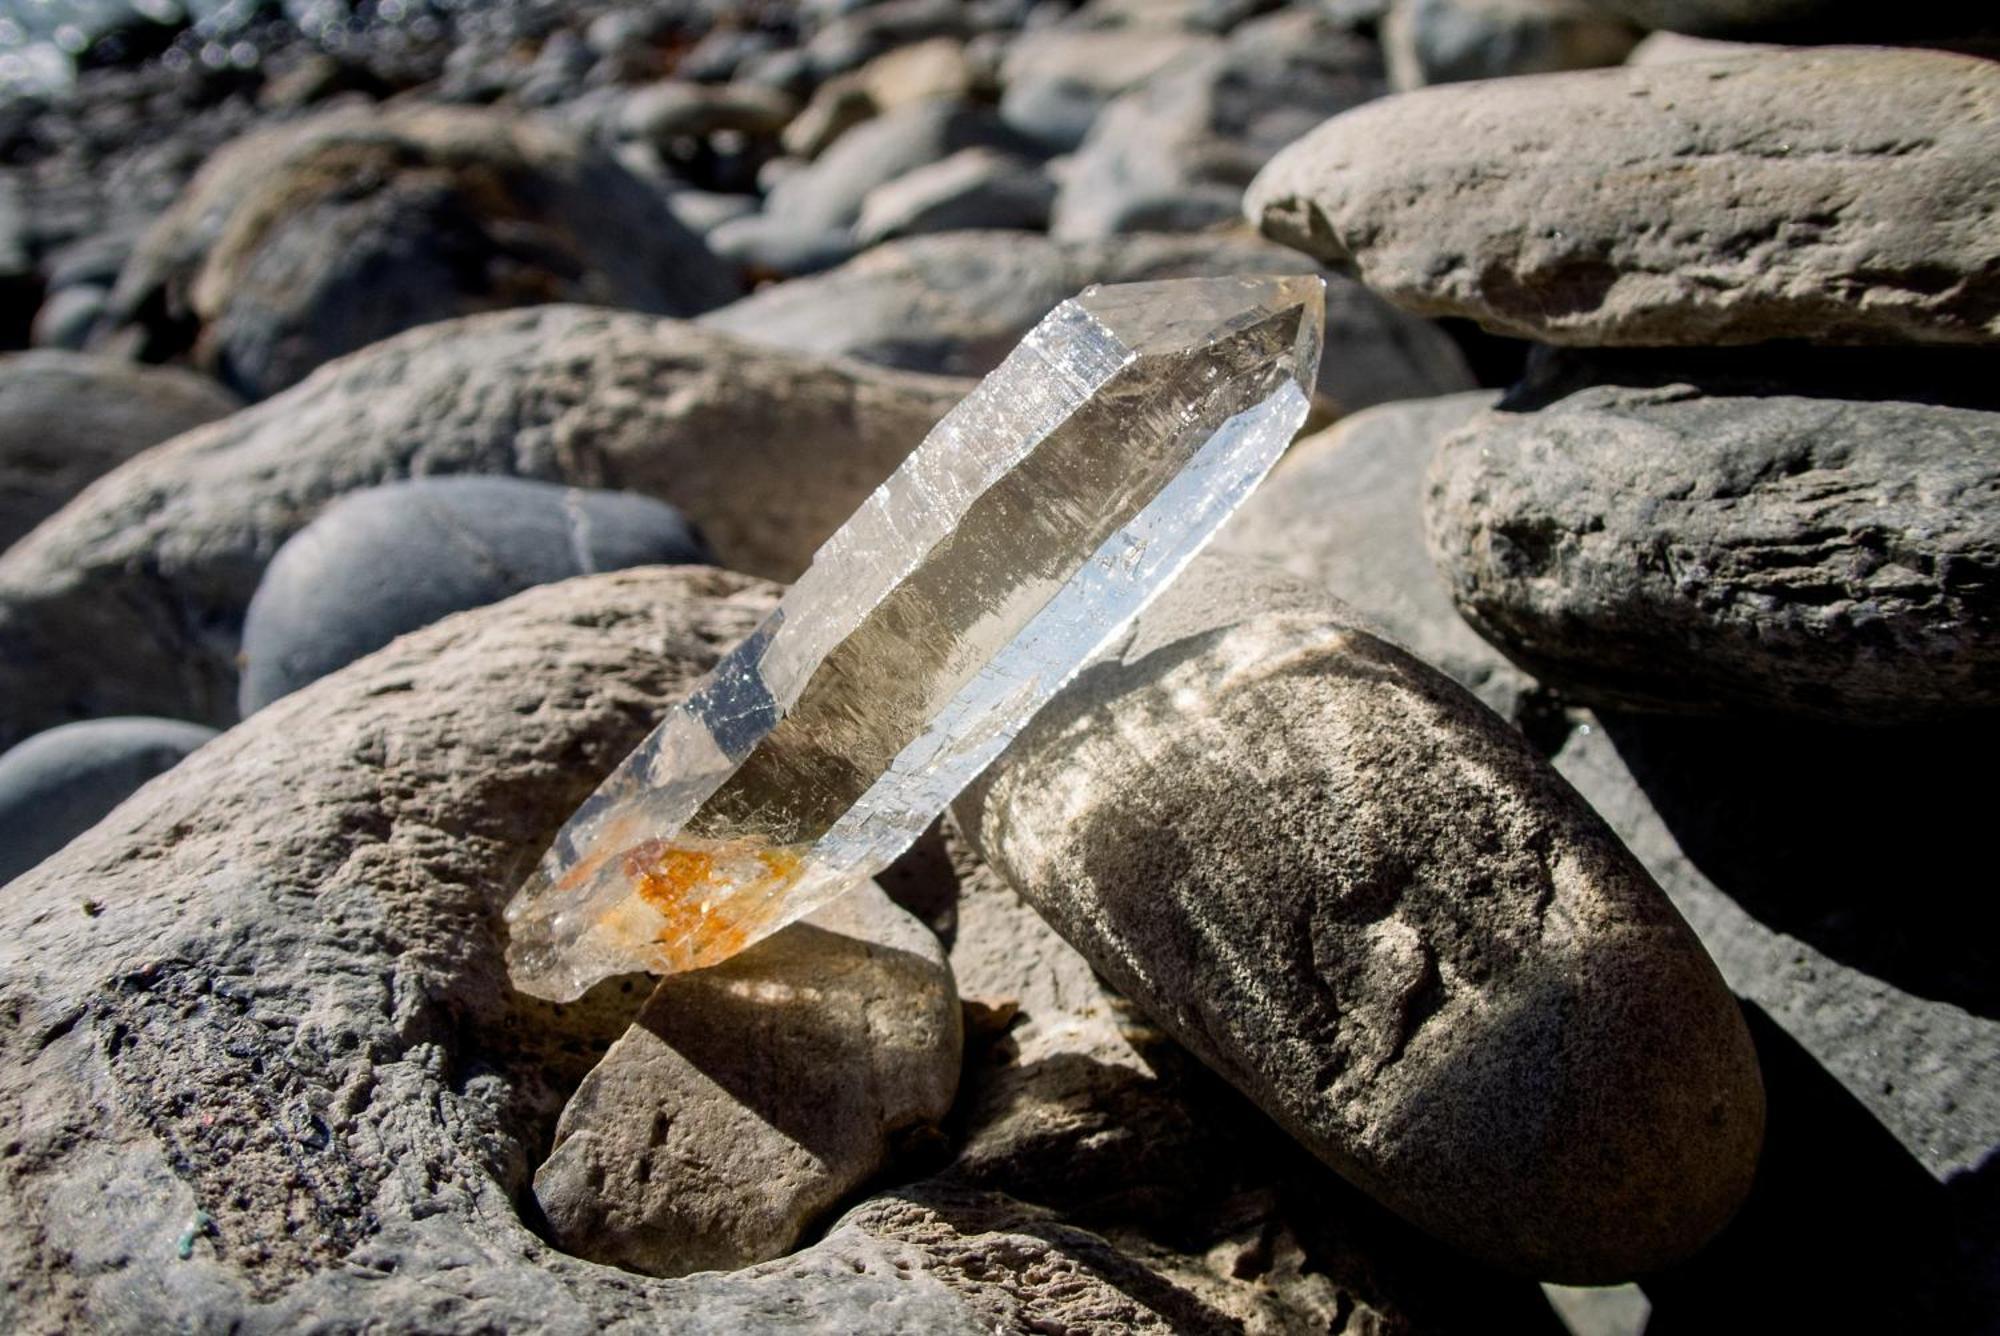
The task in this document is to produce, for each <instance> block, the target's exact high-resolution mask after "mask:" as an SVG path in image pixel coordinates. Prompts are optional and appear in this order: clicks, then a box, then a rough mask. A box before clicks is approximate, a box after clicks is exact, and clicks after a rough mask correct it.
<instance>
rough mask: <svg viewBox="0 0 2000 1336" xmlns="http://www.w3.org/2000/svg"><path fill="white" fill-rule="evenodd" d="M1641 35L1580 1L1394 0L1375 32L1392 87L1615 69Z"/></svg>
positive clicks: (1400, 87)
mask: <svg viewBox="0 0 2000 1336" xmlns="http://www.w3.org/2000/svg"><path fill="white" fill-rule="evenodd" d="M1640 36H1641V30H1640V29H1639V28H1637V27H1634V26H1633V25H1632V24H1629V23H1624V22H1621V21H1619V20H1617V19H1611V18H1605V17H1604V16H1603V15H1601V14H1596V13H1593V12H1591V10H1590V9H1589V8H1588V7H1587V5H1586V4H1584V3H1583V2H1582V0H1397V2H1396V4H1394V5H1393V6H1391V8H1390V10H1389V17H1388V21H1387V22H1386V23H1385V24H1384V25H1383V29H1382V45H1383V48H1384V49H1385V50H1386V51H1387V53H1388V57H1389V77H1390V80H1391V82H1393V83H1394V84H1395V86H1396V87H1397V88H1398V89H1410V88H1421V87H1423V86H1425V85H1426V84H1441V83H1462V82H1464V81H1466V80H1469V79H1501V78H1509V77H1512V76H1516V75H1522V74H1552V73H1554V72H1556V71H1558V70H1587V69H1595V68H1597V67H1598V66H1602V65H1616V64H1618V63H1619V62H1620V61H1622V60H1624V59H1625V57H1626V56H1627V55H1629V54H1630V53H1631V50H1632V48H1633V47H1634V46H1636V45H1637V44H1638V41H1639V38H1640Z"/></svg>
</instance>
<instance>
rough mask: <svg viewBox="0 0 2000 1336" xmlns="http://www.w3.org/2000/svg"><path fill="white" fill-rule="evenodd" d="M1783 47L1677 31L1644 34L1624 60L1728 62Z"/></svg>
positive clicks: (1638, 62)
mask: <svg viewBox="0 0 2000 1336" xmlns="http://www.w3.org/2000/svg"><path fill="white" fill-rule="evenodd" d="M1782 50H1784V48H1783V47H1780V46H1769V45H1763V44H1760V43H1757V42H1729V41H1724V40H1722V39H1720V38H1715V37H1688V36H1685V35H1683V34H1681V33H1677V32H1655V33H1648V34H1646V37H1645V40H1643V41H1641V42H1640V43H1639V44H1638V45H1637V46H1635V47H1633V48H1632V52H1631V54H1630V55H1628V56H1626V57H1625V63H1626V64H1627V65H1680V64H1685V63H1686V62H1688V61H1691V60H1730V59H1735V58H1739V57H1743V56H1762V55H1769V54H1771V53H1772V52H1775V51H1782Z"/></svg>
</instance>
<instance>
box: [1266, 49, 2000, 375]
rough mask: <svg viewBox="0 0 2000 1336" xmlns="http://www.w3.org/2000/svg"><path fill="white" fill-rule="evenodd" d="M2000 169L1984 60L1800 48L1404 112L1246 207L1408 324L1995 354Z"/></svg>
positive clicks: (1323, 152)
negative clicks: (1400, 310)
mask: <svg viewBox="0 0 2000 1336" xmlns="http://www.w3.org/2000/svg"><path fill="white" fill-rule="evenodd" d="M1996 152H2000V66H1996V65H1995V64H1993V63H1992V62H1990V61H1984V60H1978V59H1974V58H1971V57H1966V56H1958V55H1951V54H1948V53H1944V52H1937V51H1916V50H1876V49H1863V48H1853V49H1831V50H1824V51H1793V52H1785V53H1782V54H1772V55H1757V56H1752V57H1747V58H1739V59H1732V60H1728V61H1721V62H1688V63H1682V64H1668V65H1661V66H1651V67H1626V68H1622V69H1617V70H1604V71H1587V72H1582V73H1573V74H1560V75H1546V76H1539V77H1534V78H1526V79H1518V80H1511V81H1509V82H1507V83H1504V84H1498V85H1491V86H1480V87H1474V88H1435V89H1425V90H1423V91H1421V92H1418V93H1412V94H1405V95H1402V96H1400V97H1398V98H1396V99H1393V100H1391V101H1386V102H1383V103H1381V104H1379V105H1376V106H1371V107H1364V108H1361V109H1359V110H1357V111H1354V112H1351V113H1349V114H1347V115H1344V116H1340V117H1337V118H1335V119H1334V120H1332V121H1330V122H1328V123H1327V124H1326V125H1324V126H1322V127H1320V128H1319V129H1318V130H1316V131H1314V132H1313V133H1312V134H1311V135H1308V136H1307V137H1306V138H1304V139H1302V140H1300V141H1299V142H1298V143H1296V144H1294V145H1292V146H1291V147H1290V148H1288V149H1287V150H1285V152H1284V153H1282V154H1281V155H1279V156H1278V157H1277V158H1275V159H1273V160H1272V162H1271V164H1270V166H1269V167H1267V168H1266V169H1265V170H1264V171H1263V172H1261V173H1259V175H1258V177H1257V180H1256V182H1255V183H1254V185H1253V186H1252V188H1251V190H1250V192H1249V195H1248V197H1247V198H1246V200H1245V209H1246V211H1247V213H1248V214H1249V216H1250V218H1251V219H1252V220H1253V221H1255V222H1257V223H1258V225H1259V226H1260V227H1261V228H1262V229H1263V231H1264V232H1265V233H1266V235H1269V236H1271V237H1274V238H1276V239H1277V240H1280V241H1283V242H1285V243H1286V244H1288V245H1293V246H1297V247H1298V248H1299V249H1301V250H1304V251H1305V252H1307V253H1308V254H1310V255H1313V256H1316V257H1318V258H1320V259H1323V260H1326V261H1328V262H1330V263H1334V264H1337V265H1342V266H1348V267H1351V268H1352V269H1354V270H1355V271H1356V272H1358V273H1359V274H1360V276H1361V278H1362V279H1363V280H1364V281H1365V282H1366V283H1368V285H1369V286H1370V287H1372V288H1375V289H1376V290H1377V291H1379V292H1381V293H1382V294H1383V295H1385V296H1387V297H1388V298H1389V299H1390V300H1391V301H1394V302H1396V303H1397V304H1399V305H1402V306H1405V307H1407V308H1409V309H1411V310H1414V311H1418V312H1421V313H1424V314H1427V315H1460V316H1468V317H1471V318H1472V319H1475V320H1478V321H1479V322H1480V323H1482V324H1483V325H1485V326H1487V327H1488V328H1490V329H1494V330H1497V331H1500V332H1503V333H1509V334H1517V335H1522V336H1525V337H1528V338H1535V339H1541V340H1544V341H1547V342H1551V343H1562V344H1581V345H1644V344H1676V345H1702V344H1714V343H1751V342H1756V341H1759V340H1765V339H1787V338H1789V339H1809V340H1813V341H1816V342H1825V343H1880V342H1904V341H1913V342H1923V343H1989V342H1992V341H1994V340H1995V339H1996V338H2000V231H1996V230H1995V229H1994V228H1993V226H1992V225H1991V222H1992V215H1993V211H1994V209H1995V208H1996V207H2000V185H1996V182H1995V178H1994V175H1993V171H1992V162H1993V159H1994V157H1995V154H1996ZM1496 162H1504V163H1506V164H1507V165H1508V166H1507V170H1506V171H1504V172H1496V171H1494V170H1493V169H1492V165H1493V164H1494V163H1496ZM1918 200H1920V201H1922V207H1921V208H1913V207H1912V201H1918ZM1634 219H1638V220H1640V222H1639V224H1638V225H1635V224H1634V222H1633V220H1634Z"/></svg>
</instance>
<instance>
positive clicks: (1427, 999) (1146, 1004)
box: [955, 559, 1763, 1282]
mask: <svg viewBox="0 0 2000 1336" xmlns="http://www.w3.org/2000/svg"><path fill="white" fill-rule="evenodd" d="M1274 757H1276V758H1282V764H1277V763H1274V762H1273V760H1272V758H1274ZM1058 775H1059V776H1061V782H1060V783H1055V782H1052V778H1051V777H1052V776H1058ZM955 811H956V813H957V815H958V817H959V819H960V820H961V822H963V823H964V824H965V826H966V828H967V831H968V833H969V834H970V835H971V836H972V838H973V839H974V841H975V842H976V844H977V845H978V847H979V849H980V851H981V853H982V854H983V855H984V856H986V857H987V858H988V859H990V860H992V861H993V863H994V865H995V866H996V867H997V868H998V869H999V870H1000V871H1001V872H1002V873H1003V874H1004V875H1005V876H1006V877H1007V878H1008V880H1009V881H1010V882H1011V883H1012V884H1013V885H1014V886H1015V887H1017V888H1018V889H1019V890H1020V891H1021V892H1022V894H1023V895H1024V896H1025V897H1026V898H1027V899H1028V900H1029V901H1030V902H1031V903H1033V904H1034V905H1035V907H1036V908H1037V909H1038V910H1040V911H1041V912H1042V913H1043V914H1044V915H1046V916H1048V917H1049V919H1050V921H1051V922H1052V923H1054V924H1055V926H1056V927H1057V928H1058V930H1060V931H1061V932H1063V933H1064V935H1065V936H1067V937H1068V938H1069V939H1070V940H1071V941H1072V942H1073V943H1074V944H1075V945H1077V947H1078V949H1079V950H1081V951H1083V953H1084V954H1085V955H1086V956H1088V957H1089V958H1090V959H1091V961H1092V963H1093V964H1095V965H1096V966H1097V968H1098V969H1099V971H1100V972H1101V973H1103V974H1104V975H1105V977H1106V978H1107V979H1108V980H1109V981H1110V982H1111V983H1112V984H1113V985H1115V986H1116V987H1118V988H1119V990H1120V991H1121V992H1124V993H1126V994H1127V995H1128V996H1130V997H1132V999H1133V1000H1134V1001H1135V1002H1137V1003H1138V1004H1139V1005H1140V1006H1141V1007H1143V1008H1144V1009H1145V1010H1146V1012H1147V1013H1148V1014H1149V1015H1150V1016H1152V1017H1153V1019H1154V1020H1155V1021H1157V1022H1158V1023H1159V1024H1160V1025H1161V1026H1162V1028H1164V1029H1165V1030H1166V1031H1167V1032H1168V1033H1169V1034H1171V1035H1173V1036H1174V1037H1175V1038H1176V1039H1178V1040H1179V1041H1180V1042H1181V1043H1183V1044H1185V1045H1187V1046H1188V1048H1189V1049H1191V1050H1192V1051H1193V1052H1194V1053H1195V1054H1196V1055H1197V1056H1199V1057H1200V1058H1202V1060H1203V1061H1205V1062H1207V1063H1208V1064H1209V1065H1210V1066H1211V1067H1213V1068H1214V1069H1215V1070H1216V1071H1217V1072H1219V1073H1220V1074H1221V1075H1223V1076H1224V1077H1225V1078H1226V1079H1228V1080H1229V1081H1230V1083H1231V1084H1233V1085H1235V1086H1236V1087H1237V1088H1238V1089H1240V1090H1242V1091H1243V1092H1244V1093H1245V1094H1247V1095H1249V1096H1250V1097H1251V1098H1252V1099H1253V1100H1254V1101H1255V1102H1256V1103H1257V1104H1258V1105H1259V1107H1261V1108H1262V1109H1263V1110H1264V1111H1265V1112H1266V1113H1268V1114H1270V1115H1271V1116H1272V1117H1273V1118H1274V1119H1275V1120H1277V1121H1278V1122H1279V1123H1280V1124H1281V1125H1283V1126H1284V1127H1285V1128H1286V1129H1287V1130H1288V1131H1290V1132H1291V1133H1292V1135H1294V1136H1295V1137H1297V1138H1298V1139H1299V1140H1300V1141H1301V1142H1302V1143H1304V1144H1305V1145H1306V1146H1307V1147H1309V1148H1310V1149H1312V1150H1313V1151H1314V1152H1315V1153H1316V1154H1318V1155H1320V1156H1321V1157H1322V1158H1323V1159H1325V1160H1326V1161H1327V1163H1329V1164H1330V1165H1332V1166H1333V1167H1334V1168H1336V1169H1338V1170H1339V1171H1340V1172H1341V1173H1342V1174H1343V1175H1345V1176H1346V1177H1348V1178H1349V1179H1350V1180H1352V1181H1353V1182H1355V1183H1356V1184H1357V1185H1359V1186H1361V1187H1362V1188H1364V1189H1365V1190H1366V1191H1368V1192H1369V1193H1370V1195H1372V1196H1374V1197H1375V1198H1376V1199H1377V1200H1379V1201H1381V1202H1383V1203H1384V1204H1386V1205H1388V1206H1390V1207H1391V1208H1393V1209H1395V1210H1396V1211H1398V1212H1399V1213H1401V1214H1403V1215H1405V1216H1407V1217H1408V1218H1410V1219H1411V1220H1412V1221H1414V1222H1415V1223H1417V1224H1418V1225H1420V1226H1422V1227H1423V1228H1425V1229H1427V1230H1429V1231H1430V1232H1432V1233H1434V1234H1436V1235H1437V1236H1438V1237H1440V1238H1442V1239H1444V1240H1446V1241H1447V1242H1450V1243H1452V1244H1453V1245H1455V1246H1457V1247H1460V1248H1463V1249H1465V1250H1466V1251H1468V1252H1471V1253H1473V1254H1474V1255H1476V1256H1479V1257H1482V1258H1485V1259H1488V1260H1490V1261H1493V1262H1495V1263H1497V1264H1500V1265H1503V1266H1506V1267H1508V1268H1510V1269H1516V1270H1521V1271H1526V1272H1529V1273H1531V1274H1535V1275H1538V1276H1541V1277H1543V1278H1547V1279H1553V1280H1565V1281H1572V1282H1604V1281H1609V1280H1616V1279H1621V1278H1625V1277H1628V1276H1631V1275H1634V1274H1638V1273H1643V1272H1646V1271H1650V1270H1652V1269H1655V1268H1657V1267H1659V1266H1662V1265H1664V1264H1666V1263H1668V1262H1671V1261H1674V1260H1677V1259H1679V1258H1682V1257H1685V1256H1687V1255H1688V1254H1689V1253H1691V1252H1693V1251H1694V1250H1695V1249H1697V1248H1698V1247H1700V1245H1701V1244H1702V1243H1703V1242H1705V1241H1706V1240H1707V1239H1708V1238H1709V1237H1710V1236H1711V1235H1713V1234H1714V1233H1715V1232H1716V1230H1718V1229H1719V1228H1720V1227H1721V1226H1722V1225H1723V1224H1724V1223H1725V1222H1726V1221H1727V1220H1728V1218H1729V1216H1730V1214H1731V1212H1732V1211H1733V1210H1734V1209H1735V1207H1736V1205H1737V1204H1738V1202H1739V1201H1740V1200H1741V1199H1742V1196H1743V1194H1744V1192H1745V1190H1746V1189H1747V1188H1748V1186H1749V1182H1750V1178H1751V1172H1752V1169H1753V1167H1754V1165H1755V1162H1756V1155H1757V1148H1758V1144H1759V1140H1760V1137H1761V1128H1762V1121H1763V1097H1762V1093H1761V1088H1760V1085H1759V1082H1758V1076H1757V1065H1756V1059H1755V1057H1754V1055H1753V1053H1752V1051H1751V1047H1750V1042H1749V1037H1748V1035H1747V1034H1746V1032H1745V1030H1744V1028H1743V1022H1742V1018H1741V1015H1740V1013H1739V1012H1738V1010H1737V1008H1736V1003H1735V1000H1734V999H1733V998H1731V997H1730V996H1729V994H1728V992H1727V991H1726V990H1725V989H1724V987H1723V986H1722V981H1721V979H1720V978H1719V977H1718V976H1717V975H1716V973H1715V968H1714V966H1713V965H1712V964H1711V963H1710V962H1709V961H1708V959H1707V957H1706V956H1704V955H1703V954H1702V952H1701V949H1700V947H1699V945H1698V944H1697V943H1696V941H1695V939H1694V937H1693V935H1692V934H1691V933H1690V932H1689V931H1688V929H1687V925H1686V924H1685V923H1683V922H1682V921H1681V920H1680V918H1679V917H1678V916H1677V915H1676V914H1675V913H1674V911H1673V909H1672V907H1671V906H1670V905H1669V904H1668V902H1667V901H1666V899H1665V897H1663V896H1662V895H1661V894H1660V892H1659V889H1658V888H1657V887H1656V886H1655V885H1654V884H1653V882H1652V881H1651V879H1650V878H1648V877H1647V875H1646V874H1645V872H1644V871H1643V870H1642V869H1641V868H1640V867H1639V865H1638V864H1637V863H1636V862H1635V861H1634V860H1633V859H1632V858H1631V856H1630V855H1629V854H1628V853H1626V851H1625V850H1624V848H1623V847H1622V846H1621V845H1620V844H1619V843H1618V842H1617V840H1616V839H1615V838H1614V837H1613V836H1612V835H1611V833H1610V832H1609V831H1608V830H1606V829H1605V827H1604V825H1603V823H1602V822H1601V821H1599V820H1598V819H1597V817H1596V816H1595V815H1593V814H1592V813H1591V812H1590V810H1589V809H1588V808H1587V807H1586V806H1585V805H1584V804H1583V803H1582V802H1581V800H1579V799H1578V798H1577V797H1576V795H1575V794H1574V793H1573V792H1572V791H1571V790H1570V789H1569V788H1568V786H1567V785H1565V784H1564V783H1563V782H1562V781H1561V780H1560V779H1559V778H1558V777H1557V776H1556V775H1555V774H1554V772H1552V771H1551V770H1550V769H1549V768H1548V767H1547V765H1546V763H1545V762H1543V761H1542V760H1541V759H1540V757H1539V756H1538V755H1537V754H1536V753H1535V752H1534V751H1533V750H1532V749H1531V748H1530V747H1529V745H1528V744H1527V743H1526V742H1525V741H1524V740H1523V739H1522V738H1521V737H1520V735H1519V734H1517V733H1516V732H1515V731H1514V730H1512V729H1510V728H1508V727H1507V726H1505V725H1504V724H1503V723H1501V722H1500V721H1499V720H1498V719H1497V718H1495V717H1494V716H1493V715H1492V714H1491V713H1490V712H1488V711H1486V710H1484V709H1483V708H1481V707H1480V706H1479V705H1478V704H1477V703H1476V702H1474V701H1473V700H1472V699H1471V698H1470V697H1469V696H1467V695H1465V694H1464V692H1463V691H1462V690H1460V689H1459V688H1458V687H1456V686H1454V685H1453V684H1452V683H1450V682H1449V681H1448V680H1447V679H1445V678H1443V677H1442V676H1441V675H1439V674H1437V673H1436V672H1434V671H1432V670H1430V669H1427V668H1425V667H1424V666H1423V665H1422V664H1420V663H1418V662H1417V661H1416V660H1414V659H1412V658H1410V657H1409V656H1408V655H1406V654H1404V653H1402V652H1401V651H1399V650H1396V649H1394V648H1392V647H1390V646H1388V645H1386V644H1384V643H1383V642H1381V641H1378V640H1376V639H1374V638H1373V637H1371V636H1369V635H1367V634H1366V633H1365V632H1361V631H1358V630H1355V629H1353V627H1352V625H1351V624H1350V623H1348V622H1347V621H1346V620H1345V618H1344V616H1343V614H1341V613H1339V612H1338V611H1336V610H1335V609H1334V608H1333V606H1332V605H1331V604H1330V603H1329V602H1328V601H1327V600H1326V599H1325V597H1324V595H1322V594H1320V593H1318V592H1316V591H1314V590H1312V589H1311V588H1310V587H1308V586H1305V585H1303V584H1300V583H1297V582H1295V581H1293V580H1291V579H1290V578H1289V577H1286V576H1283V575H1282V574H1279V573H1277V572H1266V571H1262V570H1260V569H1259V568H1257V567H1255V566H1246V565H1242V564H1232V563H1230V562H1228V561H1227V560H1226V559H1210V560H1209V561H1206V562H1198V563H1197V564H1196V565H1195V566H1194V567H1192V568H1190V571H1189V573H1188V575H1187V576H1185V577H1183V579H1182V581H1181V582H1180V583H1179V584H1177V585H1176V586H1175V587H1174V588H1173V589H1172V590H1171V591H1169V592H1168V594H1167V595H1165V596H1164V597H1163V599H1162V601H1161V602H1160V604H1158V605H1156V607H1155V610H1154V611H1153V612H1152V613H1150V614H1149V615H1148V616H1146V617H1143V618H1142V619H1141V622H1140V624H1139V627H1138V629H1137V631H1136V633H1135V634H1134V635H1133V636H1131V637H1130V638H1128V640H1127V642H1126V643H1125V644H1124V645H1122V646H1121V647H1120V648H1119V649H1118V650H1117V651H1116V652H1115V653H1114V654H1113V655H1112V656H1111V657H1110V658H1109V659H1107V660H1106V661H1104V662H1103V663H1101V664H1100V665H1099V666H1098V667H1097V668H1095V669H1093V670H1091V671H1090V672H1087V673H1086V674H1085V675H1084V676H1083V677H1081V678H1079V679H1078V681H1077V682H1076V683H1075V684H1073V685H1072V687H1071V688H1069V689H1068V690H1067V691H1066V693H1065V694H1064V695H1063V696H1062V697H1059V698H1058V699H1057V701H1056V702H1055V703H1054V704H1053V705H1051V706H1050V708H1049V709H1048V710H1046V711H1044V712H1043V714H1042V715H1041V716H1039V717H1038V718H1037V719H1036V720H1035V722H1034V723H1033V724H1031V725H1030V726H1029V728H1028V729H1027V730H1026V731H1025V732H1024V733H1023V734H1022V735H1021V737H1020V738H1019V739H1018V740H1017V741H1016V743H1015V744H1014V745H1013V746H1012V747H1011V748H1010V749H1009V750H1008V752H1007V753H1006V754H1005V755H1004V756H1003V757H1002V759H1001V760H1000V761H998V762H996V763H995V764H994V766H993V767H992V768H991V769H990V770H989V771H988V772H987V774H986V775H985V777H983V778H982V780H981V781H980V783H979V784H978V785H976V786H975V787H974V788H973V789H971V790H969V791H968V792H967V794H966V795H965V796H964V797H962V798H961V799H960V800H959V803H958V804H957V805H956V807H955Z"/></svg>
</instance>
